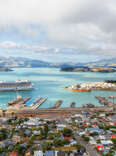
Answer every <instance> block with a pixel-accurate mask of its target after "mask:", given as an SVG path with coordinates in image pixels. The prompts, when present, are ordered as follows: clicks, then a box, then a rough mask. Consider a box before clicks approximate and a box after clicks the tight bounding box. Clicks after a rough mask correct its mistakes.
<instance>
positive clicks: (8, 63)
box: [0, 57, 116, 68]
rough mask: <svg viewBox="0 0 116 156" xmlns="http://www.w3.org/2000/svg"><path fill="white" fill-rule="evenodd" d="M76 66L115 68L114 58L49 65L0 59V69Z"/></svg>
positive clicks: (34, 61) (28, 60)
mask: <svg viewBox="0 0 116 156" xmlns="http://www.w3.org/2000/svg"><path fill="white" fill-rule="evenodd" d="M78 66H85V67H111V68H116V58H112V59H104V60H99V61H95V62H89V63H73V62H67V63H63V62H62V63H51V62H46V61H41V60H35V59H29V58H23V57H16V58H15V57H9V58H7V57H0V67H2V68H3V67H5V68H21V67H22V68H23V67H25V68H36V67H51V68H52V67H58V68H65V67H78Z"/></svg>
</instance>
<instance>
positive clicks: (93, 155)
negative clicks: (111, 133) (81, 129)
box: [75, 134, 100, 156]
mask: <svg viewBox="0 0 116 156" xmlns="http://www.w3.org/2000/svg"><path fill="white" fill-rule="evenodd" d="M75 138H76V139H77V141H79V142H80V144H82V145H84V146H85V147H86V151H87V153H88V154H89V156H100V155H99V154H98V153H97V151H96V150H95V149H93V147H92V145H90V144H87V142H85V141H84V140H83V139H82V138H81V137H80V136H79V135H77V134H75Z"/></svg>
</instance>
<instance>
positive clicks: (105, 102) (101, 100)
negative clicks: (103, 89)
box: [96, 96, 114, 107]
mask: <svg viewBox="0 0 116 156" xmlns="http://www.w3.org/2000/svg"><path fill="white" fill-rule="evenodd" d="M96 99H97V100H98V101H99V103H100V104H101V105H104V106H108V107H111V106H113V105H114V103H112V102H111V101H109V100H108V99H107V98H105V97H102V96H96Z"/></svg>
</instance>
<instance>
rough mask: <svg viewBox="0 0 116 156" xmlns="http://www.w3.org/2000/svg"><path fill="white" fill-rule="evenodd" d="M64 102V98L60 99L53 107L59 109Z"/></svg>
mask: <svg viewBox="0 0 116 156" xmlns="http://www.w3.org/2000/svg"><path fill="white" fill-rule="evenodd" d="M61 104H62V100H58V101H57V102H56V104H55V105H54V106H53V109H58V108H59V107H60V106H61Z"/></svg>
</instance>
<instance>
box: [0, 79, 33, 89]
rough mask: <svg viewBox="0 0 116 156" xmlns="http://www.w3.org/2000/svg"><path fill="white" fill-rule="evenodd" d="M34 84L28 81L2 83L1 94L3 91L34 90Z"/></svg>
mask: <svg viewBox="0 0 116 156" xmlns="http://www.w3.org/2000/svg"><path fill="white" fill-rule="evenodd" d="M33 88H34V87H33V84H32V82H31V81H28V80H18V81H14V82H5V81H0V92H2V91H24V90H32V89H33Z"/></svg>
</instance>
